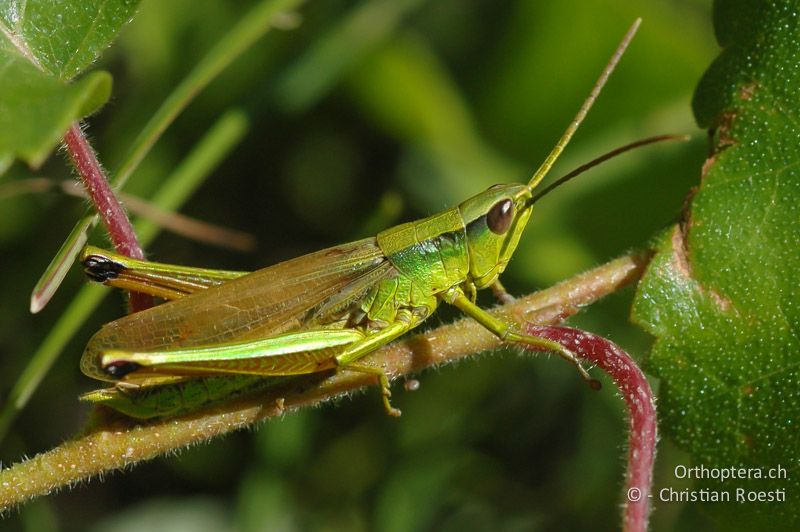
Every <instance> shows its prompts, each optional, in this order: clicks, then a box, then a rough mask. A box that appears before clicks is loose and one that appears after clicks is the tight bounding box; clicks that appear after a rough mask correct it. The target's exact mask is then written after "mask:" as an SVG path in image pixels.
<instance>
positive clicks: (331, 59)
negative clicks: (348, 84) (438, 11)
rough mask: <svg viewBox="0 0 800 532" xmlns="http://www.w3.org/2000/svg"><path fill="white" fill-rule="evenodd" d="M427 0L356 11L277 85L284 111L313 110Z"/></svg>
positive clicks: (386, 2) (387, 2)
mask: <svg viewBox="0 0 800 532" xmlns="http://www.w3.org/2000/svg"><path fill="white" fill-rule="evenodd" d="M423 2H424V0H373V1H372V2H366V3H363V4H360V5H358V6H356V7H355V8H353V9H352V10H351V11H350V12H348V13H347V15H345V16H343V17H342V19H341V22H339V23H337V24H335V25H334V26H333V27H332V28H331V29H330V30H329V31H328V32H326V33H325V34H324V35H322V36H321V37H320V38H319V39H317V41H316V42H315V43H314V44H313V45H312V46H311V47H310V48H309V49H308V50H307V51H305V52H304V53H303V54H302V55H301V56H300V57H299V58H298V59H297V60H296V61H295V62H294V63H292V66H290V67H289V68H288V69H287V70H286V71H285V72H284V73H283V74H282V75H281V76H280V77H279V78H278V80H277V82H276V83H275V89H274V97H275V100H276V104H277V106H278V107H279V108H280V109H282V110H284V111H291V112H299V111H302V110H305V109H308V108H309V107H311V106H313V105H314V104H315V103H316V102H317V101H318V100H319V99H320V98H321V97H322V96H324V95H325V94H326V93H327V92H328V91H330V89H331V88H332V87H333V86H334V85H336V84H337V83H338V82H339V80H340V79H341V78H342V77H343V76H345V75H346V74H347V73H348V72H349V71H350V69H351V68H352V67H354V66H355V65H357V64H358V63H360V62H361V61H362V60H363V58H364V57H365V56H366V55H367V54H369V53H370V52H372V51H374V50H376V49H377V48H378V47H379V46H380V45H381V44H383V43H385V42H387V41H388V38H389V37H390V36H391V35H392V34H393V33H394V30H395V29H396V28H397V27H398V26H399V25H400V23H401V22H402V21H403V19H404V18H405V17H406V16H407V15H408V14H409V13H411V12H412V11H414V10H415V9H416V8H418V7H419V6H420V5H421V4H422V3H423Z"/></svg>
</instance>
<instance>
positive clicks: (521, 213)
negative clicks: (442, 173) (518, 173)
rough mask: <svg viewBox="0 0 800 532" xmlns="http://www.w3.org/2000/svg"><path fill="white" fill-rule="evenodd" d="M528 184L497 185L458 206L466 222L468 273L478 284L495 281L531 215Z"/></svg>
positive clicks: (483, 285) (478, 285)
mask: <svg viewBox="0 0 800 532" xmlns="http://www.w3.org/2000/svg"><path fill="white" fill-rule="evenodd" d="M531 209H532V203H531V189H530V187H529V186H528V185H517V184H512V185H495V186H493V187H491V188H490V189H489V190H486V191H484V192H481V193H480V194H478V195H477V196H473V197H471V198H470V199H468V200H467V201H465V202H463V203H461V204H460V205H459V206H458V210H459V212H461V217H462V218H463V219H464V223H465V224H466V226H467V245H468V246H469V273H470V276H471V277H472V281H473V282H474V283H475V286H476V287H477V288H485V287H487V286H489V285H490V284H492V283H493V282H495V281H496V280H497V278H498V277H499V276H500V274H501V273H503V270H505V269H506V265H507V264H508V261H509V260H510V259H511V255H513V254H514V250H515V249H517V244H518V243H519V238H520V236H521V235H522V231H523V230H524V229H525V226H526V225H527V223H528V218H530V216H531Z"/></svg>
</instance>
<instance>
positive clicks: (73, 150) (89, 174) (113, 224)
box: [64, 122, 153, 312]
mask: <svg viewBox="0 0 800 532" xmlns="http://www.w3.org/2000/svg"><path fill="white" fill-rule="evenodd" d="M64 145H65V146H66V148H67V152H68V153H69V157H70V160H72V164H73V165H74V166H75V169H76V170H77V171H78V175H79V176H80V179H81V182H82V183H83V186H84V188H85V189H86V194H87V196H88V198H89V200H90V201H91V202H92V204H93V205H94V208H95V210H96V211H97V214H98V215H99V216H100V219H101V220H102V222H103V225H104V226H105V228H106V231H108V236H109V238H110V239H111V243H112V244H113V245H114V249H116V250H117V252H118V253H120V254H122V255H126V256H128V257H131V258H134V259H144V252H143V251H142V248H141V247H140V246H139V241H138V240H137V238H136V233H135V232H134V231H133V226H132V225H131V222H130V220H128V216H127V214H126V213H125V209H123V208H122V205H121V204H120V202H119V200H117V198H116V196H115V195H114V191H113V190H111V186H110V185H109V184H108V178H106V175H105V172H104V171H103V167H102V166H100V161H98V160H97V155H96V154H95V152H94V150H93V149H92V146H91V145H90V144H89V141H88V140H87V139H86V135H84V134H83V130H82V129H81V127H80V124H78V122H73V124H72V125H71V126H70V128H69V130H67V133H66V134H65V135H64ZM130 306H131V311H132V312H138V311H140V310H144V309H146V308H150V307H152V306H153V298H152V297H151V296H149V295H146V294H140V293H138V292H131V294H130Z"/></svg>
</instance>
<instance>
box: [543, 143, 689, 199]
mask: <svg viewBox="0 0 800 532" xmlns="http://www.w3.org/2000/svg"><path fill="white" fill-rule="evenodd" d="M689 139H690V137H689V135H658V136H655V137H647V138H646V139H641V140H637V141H636V142H631V143H630V144H626V145H624V146H620V147H619V148H615V149H613V150H611V151H610V152H608V153H604V154H603V155H601V156H600V157H596V158H594V159H592V160H591V161H589V162H588V163H586V164H582V165H580V166H579V167H577V168H576V169H575V170H573V171H571V172H570V173H568V174H566V175H564V176H562V177H559V178H558V179H556V180H555V181H553V182H552V183H550V184H549V185H547V187H545V188H544V189H543V190H542V191H541V192H538V193H536V194H534V195H533V197H532V198H531V199H530V200H529V201H528V205H532V204H534V203H536V202H537V201H539V200H540V199H542V196H544V195H545V194H547V193H548V192H551V191H552V190H553V189H555V188H558V187H560V186H561V185H563V184H564V183H566V182H567V181H569V180H570V179H572V178H573V177H577V176H579V175H581V174H582V173H584V172H585V171H586V170H588V169H590V168H594V167H595V166H597V165H598V164H600V163H603V162H606V161H607V160H609V159H613V158H614V157H616V156H617V155H621V154H623V153H625V152H626V151H630V150H633V149H635V148H641V147H642V146H647V145H648V144H654V143H656V142H663V141H666V140H681V141H684V142H685V141H688V140H689Z"/></svg>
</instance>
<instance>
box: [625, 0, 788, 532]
mask: <svg viewBox="0 0 800 532" xmlns="http://www.w3.org/2000/svg"><path fill="white" fill-rule="evenodd" d="M715 25H716V30H717V39H718V41H719V43H720V44H721V45H722V46H723V47H724V50H723V52H722V53H721V55H720V56H719V57H718V58H717V60H716V61H715V62H714V63H713V64H712V65H711V67H710V68H709V69H708V71H707V72H706V74H705V75H704V77H703V79H702V80H701V82H700V84H699V86H698V88H697V91H696V93H695V99H694V111H695V116H696V118H697V121H698V123H699V124H700V125H701V126H702V127H708V128H710V129H711V130H712V132H713V146H712V148H713V152H712V155H711V157H710V158H709V159H708V160H707V161H706V163H705V165H704V167H703V176H702V181H701V184H700V187H699V189H698V190H697V192H696V194H695V195H694V197H693V198H692V199H691V203H690V205H689V210H688V213H687V215H686V217H685V220H684V223H683V224H682V225H681V226H680V227H676V228H675V229H674V230H673V231H671V232H669V234H667V235H665V237H664V238H662V240H661V242H660V246H659V250H658V253H657V255H656V256H655V258H654V259H653V262H652V264H651V265H650V268H649V270H648V273H647V274H646V276H645V278H644V280H643V282H642V283H641V285H640V287H639V291H638V294H637V297H636V301H635V305H634V319H635V320H636V321H637V322H638V323H640V324H641V325H642V326H643V327H644V328H645V329H647V330H648V331H649V332H651V333H652V334H654V335H655V336H656V338H657V340H656V342H655V345H654V346H653V350H652V352H651V355H650V359H649V368H650V370H651V371H652V372H653V373H654V374H656V375H657V376H658V377H660V379H661V398H660V404H659V406H660V408H659V410H660V417H661V427H662V431H663V432H664V433H665V434H666V435H668V436H669V437H670V438H671V439H673V440H674V441H675V442H676V443H677V444H678V445H679V446H680V447H682V448H684V449H686V450H687V451H689V452H690V453H691V455H692V459H693V462H694V464H693V465H695V466H700V465H703V466H705V467H706V468H731V467H743V468H752V469H751V471H758V472H759V473H751V476H753V475H759V474H761V475H763V476H767V474H768V473H769V471H770V470H772V471H773V472H778V473H779V474H781V477H782V478H775V479H769V478H761V479H758V478H750V479H741V478H739V479H727V480H722V479H719V478H717V479H714V478H701V479H700V480H698V482H697V483H696V486H695V489H708V490H710V491H709V492H710V493H711V492H713V493H727V494H728V496H730V498H731V502H729V503H711V504H707V505H706V508H707V510H708V511H710V512H712V513H713V514H714V515H715V517H717V518H718V519H719V520H720V521H721V522H723V523H724V524H725V526H726V529H759V528H761V529H763V528H764V527H765V526H767V524H769V525H770V527H771V529H779V528H781V527H785V528H786V529H793V530H794V529H797V528H798V527H800V497H799V496H798V493H800V461H798V457H800V437H798V434H799V433H798V424H800V393H798V382H799V381H800V371H798V367H800V339H799V338H798V334H800V305H799V304H798V301H800V283H798V272H800V246H798V243H800V214H799V213H798V206H799V205H800V170H799V169H798V163H800V145H799V144H798V142H797V139H798V138H799V137H800V112H798V95H799V94H800V71H798V69H797V64H798V61H800V6H799V5H798V3H797V2H796V1H794V2H772V3H769V4H767V3H760V2H748V1H744V0H728V1H720V2H717V3H716V5H715ZM687 465H688V464H687ZM771 468H773V469H771ZM776 468H783V469H782V470H779V469H776ZM781 471H783V473H781ZM709 475H710V473H708V474H707V475H706V476H709ZM701 476H703V475H702V474H701ZM667 485H669V483H667ZM737 490H742V491H737ZM759 492H762V493H763V495H762V497H768V498H769V497H777V498H778V500H774V501H768V500H767V501H765V500H762V501H754V502H740V501H739V500H737V496H752V497H757V496H758V493H759ZM781 497H785V500H780V499H781Z"/></svg>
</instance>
